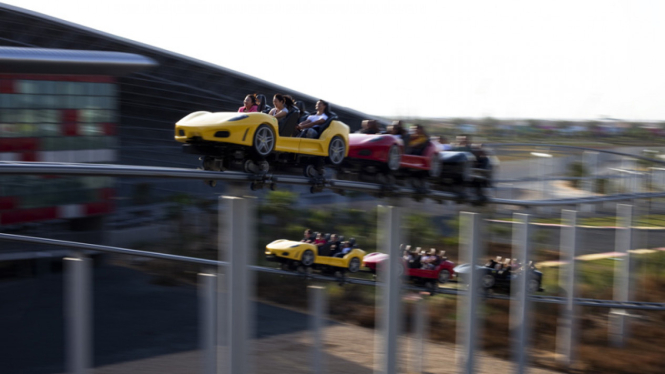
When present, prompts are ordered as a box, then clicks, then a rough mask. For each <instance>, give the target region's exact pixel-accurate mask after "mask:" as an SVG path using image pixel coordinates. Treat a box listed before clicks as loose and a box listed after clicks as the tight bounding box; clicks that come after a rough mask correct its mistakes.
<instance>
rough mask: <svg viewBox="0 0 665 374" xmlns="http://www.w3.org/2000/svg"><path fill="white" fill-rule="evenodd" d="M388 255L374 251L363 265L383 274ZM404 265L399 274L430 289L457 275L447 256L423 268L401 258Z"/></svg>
mask: <svg viewBox="0 0 665 374" xmlns="http://www.w3.org/2000/svg"><path fill="white" fill-rule="evenodd" d="M387 259H388V255H387V254H385V253H381V252H373V253H370V254H368V255H366V256H365V259H364V260H363V267H366V268H368V269H369V271H370V272H371V273H372V274H375V275H377V276H378V277H380V276H381V272H382V268H383V266H385V264H386V262H385V261H386V260H387ZM400 261H401V263H402V266H400V267H399V268H398V271H399V273H398V274H399V275H401V276H404V277H406V279H408V280H410V281H411V282H413V283H414V284H419V285H424V286H425V287H427V288H428V289H429V290H430V291H434V290H436V288H437V283H438V284H441V285H442V284H445V283H447V282H448V281H450V280H451V279H453V277H455V263H453V262H452V261H449V260H448V259H447V258H445V257H444V258H442V259H441V260H440V261H439V262H438V263H437V264H436V266H435V267H434V268H432V269H423V268H422V267H421V266H420V264H419V263H416V264H414V263H413V262H412V261H406V260H405V259H403V258H401V259H400Z"/></svg>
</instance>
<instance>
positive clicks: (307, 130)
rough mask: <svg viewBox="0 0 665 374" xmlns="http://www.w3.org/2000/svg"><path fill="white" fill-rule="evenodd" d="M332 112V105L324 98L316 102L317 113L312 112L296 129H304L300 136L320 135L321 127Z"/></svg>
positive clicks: (311, 136)
mask: <svg viewBox="0 0 665 374" xmlns="http://www.w3.org/2000/svg"><path fill="white" fill-rule="evenodd" d="M330 116H332V114H331V113H330V105H328V103H327V102H325V101H323V100H319V101H317V102H316V114H312V115H310V116H309V117H307V119H306V120H305V121H303V122H300V123H299V124H298V126H296V129H298V130H300V131H302V132H301V133H300V134H299V135H298V136H300V137H303V138H310V139H316V138H318V137H319V135H320V134H319V128H320V125H322V124H323V123H324V122H326V120H327V119H328V118H330Z"/></svg>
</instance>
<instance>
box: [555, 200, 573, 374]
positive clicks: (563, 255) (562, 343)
mask: <svg viewBox="0 0 665 374" xmlns="http://www.w3.org/2000/svg"><path fill="white" fill-rule="evenodd" d="M561 218H562V221H563V222H562V223H563V226H562V227H561V243H560V247H561V252H560V259H561V265H560V266H559V285H560V286H561V287H563V289H564V292H565V293H566V304H565V305H564V310H563V316H562V317H561V318H559V321H558V326H557V334H556V351H557V356H556V358H557V361H559V362H561V363H563V364H564V365H566V366H570V365H571V364H572V363H573V360H574V359H575V357H574V353H575V342H576V340H577V339H576V337H577V334H576V331H575V304H574V300H575V297H576V295H577V293H576V292H575V288H576V287H575V285H576V282H575V276H576V265H577V263H576V262H577V259H576V258H577V212H576V211H574V210H564V211H563V212H562V214H561Z"/></svg>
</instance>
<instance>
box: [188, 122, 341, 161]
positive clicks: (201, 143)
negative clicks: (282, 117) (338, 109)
mask: <svg viewBox="0 0 665 374" xmlns="http://www.w3.org/2000/svg"><path fill="white" fill-rule="evenodd" d="M322 128H324V130H323V131H322V133H321V135H320V137H319V138H318V139H307V138H297V137H286V136H280V135H279V124H278V122H277V119H276V118H275V117H273V116H271V115H268V114H265V113H260V112H252V113H238V112H220V113H211V112H194V113H192V114H190V115H188V116H186V117H185V118H183V119H181V120H180V121H178V122H177V123H176V125H175V140H177V141H179V142H181V143H185V144H186V145H187V146H189V148H190V149H189V150H188V152H189V153H197V154H203V155H206V156H210V160H209V161H210V163H209V164H205V161H204V169H206V170H224V168H223V167H222V165H221V164H220V165H219V166H220V168H219V169H215V167H214V166H215V164H214V162H216V161H219V162H221V160H222V159H224V158H225V157H226V158H233V159H234V160H238V159H241V162H242V161H244V160H246V159H247V160H254V161H264V160H267V161H268V162H270V161H271V160H272V159H273V158H274V157H273V156H274V154H275V153H279V152H284V153H293V154H298V155H307V156H320V157H325V158H326V160H327V162H328V163H330V164H332V165H335V166H338V165H341V164H342V162H343V161H344V157H346V156H347V155H348V153H349V127H348V126H347V125H345V124H344V123H343V122H341V121H338V120H337V119H336V117H332V118H331V119H330V120H329V121H327V122H326V123H324V124H323V125H322ZM238 151H240V156H238V154H239V152H238Z"/></svg>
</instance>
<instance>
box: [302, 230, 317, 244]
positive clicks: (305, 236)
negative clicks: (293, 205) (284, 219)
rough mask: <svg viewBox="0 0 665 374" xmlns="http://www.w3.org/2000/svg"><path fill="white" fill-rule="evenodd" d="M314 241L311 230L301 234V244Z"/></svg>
mask: <svg viewBox="0 0 665 374" xmlns="http://www.w3.org/2000/svg"><path fill="white" fill-rule="evenodd" d="M315 240H316V237H315V236H314V232H313V231H312V230H311V229H307V230H305V233H304V234H303V238H302V240H301V242H304V243H314V241H315Z"/></svg>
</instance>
